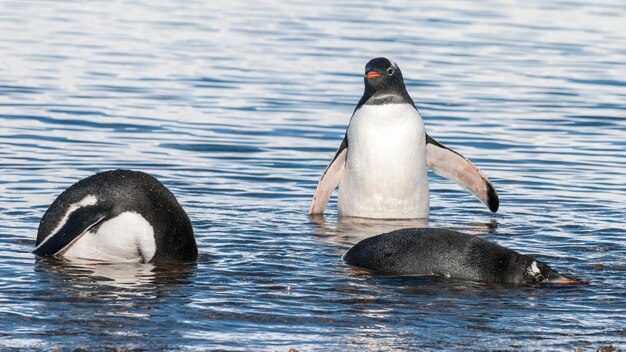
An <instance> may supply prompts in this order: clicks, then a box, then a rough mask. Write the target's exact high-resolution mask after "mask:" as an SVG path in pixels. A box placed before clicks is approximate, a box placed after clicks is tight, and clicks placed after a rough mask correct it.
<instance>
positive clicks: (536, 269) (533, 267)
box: [526, 260, 541, 276]
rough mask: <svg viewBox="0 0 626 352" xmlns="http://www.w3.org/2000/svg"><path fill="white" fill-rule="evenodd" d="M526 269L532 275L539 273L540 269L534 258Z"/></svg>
mask: <svg viewBox="0 0 626 352" xmlns="http://www.w3.org/2000/svg"><path fill="white" fill-rule="evenodd" d="M526 271H528V273H529V274H530V275H532V276H535V275H537V274H541V270H539V267H538V266H537V261H535V260H533V262H532V263H531V264H530V266H529V267H528V269H526Z"/></svg>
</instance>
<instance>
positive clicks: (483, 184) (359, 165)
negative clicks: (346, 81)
mask: <svg viewBox="0 0 626 352" xmlns="http://www.w3.org/2000/svg"><path fill="white" fill-rule="evenodd" d="M364 81H365V92H364V93H363V97H362V98H361V100H360V101H359V103H358V104H357V106H356V109H355V110H354V112H353V114H352V118H351V119H350V123H349V125H348V129H347V131H346V134H345V137H344V138H343V141H342V142H341V145H340V146H339V149H338V150H337V152H336V154H335V157H334V158H333V159H332V160H331V162H330V164H329V165H328V167H327V168H326V171H324V174H323V175H322V177H321V179H320V181H319V183H318V185H317V189H316V190H315V195H314V196H313V200H312V202H311V207H310V209H309V214H310V215H315V214H321V213H323V212H324V209H325V208H326V204H327V203H328V200H329V198H330V195H331V193H332V191H333V189H334V188H335V187H337V184H339V196H338V201H337V203H338V211H339V215H341V216H354V217H362V218H379V219H415V218H428V213H429V207H430V205H429V198H428V177H427V174H426V172H427V168H430V169H432V170H433V171H434V172H436V173H437V174H439V175H441V176H443V177H446V178H448V179H451V180H453V181H455V182H457V183H458V184H460V185H461V186H463V187H466V188H467V189H469V190H470V191H471V192H472V193H473V194H474V195H476V196H477V197H478V198H479V199H480V200H481V201H482V202H483V203H484V204H486V205H487V206H488V207H489V209H490V210H491V211H492V212H496V211H497V210H498V206H499V199H498V195H497V193H496V191H495V189H494V188H493V186H492V185H491V183H490V182H489V180H488V179H487V177H486V176H485V175H484V174H483V173H482V172H481V171H480V170H478V168H476V167H475V166H474V165H473V164H472V163H471V162H470V161H469V160H467V159H466V158H465V157H463V156H462V155H460V154H459V153H457V152H455V151H453V150H451V149H449V148H447V147H445V146H443V145H441V144H440V143H438V142H437V141H435V140H434V139H433V138H432V137H430V136H429V135H428V134H426V131H425V129H424V122H423V121H422V118H421V116H420V114H419V112H418V111H417V109H416V108H415V104H414V103H413V100H412V99H411V97H410V96H409V93H408V92H407V90H406V87H405V85H404V80H403V79H402V72H400V68H399V67H398V65H397V64H396V63H394V62H392V61H390V60H388V59H386V58H382V57H381V58H376V59H373V60H371V61H370V62H368V63H367V65H365V78H364Z"/></svg>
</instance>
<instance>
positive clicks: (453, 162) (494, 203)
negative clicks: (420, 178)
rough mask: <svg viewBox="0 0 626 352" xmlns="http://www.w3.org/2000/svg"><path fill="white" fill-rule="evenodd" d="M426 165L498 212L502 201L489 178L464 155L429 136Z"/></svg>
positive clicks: (427, 137)
mask: <svg viewBox="0 0 626 352" xmlns="http://www.w3.org/2000/svg"><path fill="white" fill-rule="evenodd" d="M426 163H427V164H428V167H429V168H430V169H431V170H433V171H434V172H435V173H436V174H437V175H440V176H443V177H445V178H447V179H449V180H452V181H454V182H456V183H458V184H459V185H461V186H463V187H465V188H467V189H468V190H469V191H470V192H472V193H473V194H474V195H475V196H476V197H478V199H480V201H481V202H483V203H484V204H485V205H486V206H487V207H488V208H489V210H491V211H492V212H494V213H495V212H497V211H498V207H499V206H500V199H499V198H498V193H496V190H495V188H494V187H493V186H492V185H491V182H489V179H488V178H487V176H485V175H484V174H483V173H482V172H481V171H480V170H479V169H478V168H477V167H476V166H474V164H472V163H471V162H470V161H469V160H467V158H465V157H464V156H463V155H461V154H459V153H457V152H455V151H454V150H452V149H450V148H448V147H446V146H444V145H442V144H440V143H439V142H437V141H436V140H434V139H433V138H432V137H431V136H429V135H428V134H427V135H426Z"/></svg>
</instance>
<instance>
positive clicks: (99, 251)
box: [63, 212, 156, 263]
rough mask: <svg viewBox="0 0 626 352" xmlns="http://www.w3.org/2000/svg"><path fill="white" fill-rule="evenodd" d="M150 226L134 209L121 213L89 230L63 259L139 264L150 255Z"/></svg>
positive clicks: (151, 246) (152, 241)
mask: <svg viewBox="0 0 626 352" xmlns="http://www.w3.org/2000/svg"><path fill="white" fill-rule="evenodd" d="M155 251H156V243H155V240H154V229H153V228H152V226H151V225H150V223H149V222H148V221H146V219H144V218H143V217H142V216H141V215H139V214H138V213H135V212H124V213H122V214H120V215H118V216H116V217H114V218H112V219H109V220H106V221H104V222H103V223H102V224H100V226H98V227H97V229H96V230H90V231H89V232H87V233H85V234H84V235H83V236H81V237H80V238H79V239H78V240H77V241H76V242H75V243H73V244H72V245H71V246H70V247H69V248H68V249H67V250H66V251H65V252H64V253H63V256H64V257H67V258H80V259H90V260H102V261H108V262H127V263H141V262H148V261H150V259H152V257H153V256H154V253H155Z"/></svg>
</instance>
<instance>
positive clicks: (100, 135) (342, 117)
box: [0, 0, 626, 351]
mask: <svg viewBox="0 0 626 352" xmlns="http://www.w3.org/2000/svg"><path fill="white" fill-rule="evenodd" d="M625 17H626V8H625V7H624V6H623V4H622V3H621V2H620V1H618V0H606V1H602V2H580V1H576V0H574V1H557V2H549V3H547V2H509V1H499V0H489V1H483V2H470V1H440V2H432V3H428V4H427V3H417V2H399V1H382V2H358V1H357V2H327V3H318V2H311V3H304V2H292V1H273V0H269V1H264V2H262V3H257V2H252V1H237V2H228V3H224V2H194V1H188V2H180V1H169V0H163V1H157V2H148V1H136V2H132V3H124V2H88V3H87V2H59V1H45V0H44V1H37V2H24V1H3V2H0V62H1V63H2V64H1V65H0V168H1V172H0V209H1V211H0V326H2V329H1V330H2V331H0V349H8V348H12V347H19V348H23V349H26V350H50V349H53V348H56V347H62V348H64V350H73V349H75V348H88V349H90V350H99V349H107V348H109V349H115V348H122V349H124V350H129V349H134V348H136V349H145V350H185V351H187V350H205V349H225V350H232V349H239V350H288V349H289V348H297V349H299V350H301V351H304V350H386V349H389V348H397V349H404V350H423V349H442V350H448V349H454V348H456V349H478V350H500V349H528V350H544V349H551V350H572V349H574V348H577V347H580V348H583V349H585V350H592V349H593V350H595V349H597V348H598V347H600V346H606V345H613V346H614V347H615V348H616V349H618V348H621V349H626V342H625V336H626V332H625V331H626V320H625V318H624V317H626V296H625V294H624V289H623V288H624V277H626V266H625V265H624V257H626V245H625V244H624V237H625V236H626V223H625V222H624V221H623V219H624V217H625V216H626V207H625V206H624V204H626V186H625V182H624V180H625V179H626V168H624V165H626V154H625V153H624V147H625V146H626V140H625V139H624V136H625V133H624V132H625V131H626V119H625V118H624V111H626V104H625V103H624V102H625V99H624V98H625V97H626V82H625V80H624V78H623V62H626V51H624V49H623V43H625V42H626V30H624V29H625V28H624V18H625ZM378 56H388V57H390V58H392V59H394V60H395V61H396V62H398V64H399V65H400V66H401V67H402V72H403V75H404V76H405V78H406V83H407V88H408V90H409V92H410V94H411V96H412V97H413V98H414V99H415V101H416V105H417V106H418V108H419V110H420V113H421V114H422V116H423V117H424V122H425V126H426V129H427V131H428V133H429V134H430V135H431V136H433V137H434V138H436V139H437V140H438V141H440V142H441V143H443V144H445V145H447V146H449V147H451V148H453V149H455V150H457V151H459V152H460V153H461V154H463V155H465V156H467V157H468V158H470V159H471V160H472V161H473V162H474V163H475V164H476V165H477V166H479V167H480V169H481V170H483V171H484V172H485V174H487V175H488V176H489V178H490V180H491V181H492V182H493V184H494V186H495V187H496V189H497V190H498V194H499V196H500V198H501V208H500V210H499V212H498V213H497V214H491V213H489V211H488V210H486V209H485V207H484V206H483V205H482V204H481V203H480V202H479V201H478V200H477V199H475V197H474V196H472V195H471V194H470V193H468V192H466V191H464V190H462V189H461V188H460V187H458V186H457V185H455V184H453V183H451V182H449V181H447V180H444V179H442V178H441V177H438V176H436V175H434V174H431V175H429V179H430V182H429V185H430V195H431V216H430V219H429V220H428V223H427V224H426V223H425V222H421V221H415V222H412V221H411V222H406V221H379V220H364V219H350V218H346V219H344V218H339V219H338V218H337V215H336V212H337V210H336V208H337V207H336V198H335V197H332V198H331V201H330V203H329V206H328V209H327V211H326V214H325V217H322V218H314V219H309V218H308V217H307V214H306V212H307V209H308V207H309V204H310V201H311V196H312V194H313V192H314V189H315V185H316V184H317V181H318V180H319V176H320V174H321V173H322V172H323V170H324V168H325V167H326V164H327V162H328V160H329V158H331V157H332V155H333V153H334V152H335V150H336V148H337V146H338V145H339V143H340V142H341V138H342V137H343V135H344V133H345V129H346V125H347V124H348V121H349V118H350V114H351V113H352V111H353V109H354V107H355V105H356V104H357V102H358V100H359V98H360V96H361V94H362V89H363V82H362V79H363V78H362V72H363V66H364V64H365V63H366V62H367V61H368V60H369V59H371V58H373V57H378ZM111 168H132V169H137V170H141V171H145V172H149V173H151V174H152V175H154V176H155V177H157V178H158V179H159V180H161V181H162V182H163V183H164V184H165V185H167V186H168V187H169V188H170V189H171V190H172V191H173V192H174V194H176V196H177V198H178V200H179V201H180V203H181V204H182V205H183V206H184V208H185V209H186V210H187V212H188V213H189V216H190V218H191V220H192V223H193V226H194V230H195V233H196V239H197V242H198V246H199V251H200V253H201V254H202V256H203V258H202V259H201V260H200V261H199V262H198V264H197V265H194V266H183V267H174V268H170V267H155V266H151V265H145V264H141V265H136V264H124V265H118V264H106V263H65V262H60V261H55V260H52V259H45V260H36V259H35V258H34V257H33V255H32V254H31V253H30V251H31V250H32V249H33V247H34V243H35V233H36V229H37V225H38V222H39V220H40V218H41V216H42V215H43V213H44V212H45V210H46V208H47V206H48V205H49V204H50V203H51V202H52V201H53V200H54V198H56V197H57V196H58V195H59V193H61V192H62V191H63V190H64V189H65V188H67V187H68V186H70V185H71V184H73V183H74V182H76V181H78V180H79V179H81V178H84V177H86V176H89V175H91V174H93V173H95V172H98V171H103V170H106V169H111ZM426 225H427V226H431V227H444V228H449V229H454V230H461V231H464V232H468V233H472V234H476V235H479V236H481V237H483V238H485V239H487V240H490V241H494V242H497V243H498V244H501V245H503V246H506V247H509V248H512V249H514V250H517V251H519V252H521V253H524V254H531V255H535V256H537V257H538V259H540V260H543V261H545V262H547V263H549V264H550V266H551V267H553V268H555V269H556V270H557V271H559V272H560V273H562V274H564V275H567V276H574V277H579V278H581V279H585V280H587V281H589V282H590V283H591V284H590V285H588V286H584V287H566V288H563V287H561V288H555V287H550V288H544V287H542V288H536V287H502V286H493V285H485V284H473V283H467V282H455V281H450V280H436V279H428V278H393V277H378V276H371V275H363V274H359V273H357V272H354V271H352V270H351V269H350V268H349V267H348V266H346V265H345V264H344V263H343V261H342V260H341V255H342V254H343V253H344V252H345V251H346V250H347V249H348V248H349V247H350V246H351V245H353V244H354V243H356V242H357V241H359V240H361V239H363V238H365V237H367V236H370V235H375V234H378V233H383V232H388V231H391V230H394V229H396V228H399V227H406V226H410V227H422V226H426Z"/></svg>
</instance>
